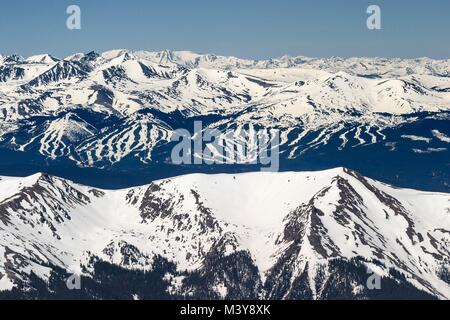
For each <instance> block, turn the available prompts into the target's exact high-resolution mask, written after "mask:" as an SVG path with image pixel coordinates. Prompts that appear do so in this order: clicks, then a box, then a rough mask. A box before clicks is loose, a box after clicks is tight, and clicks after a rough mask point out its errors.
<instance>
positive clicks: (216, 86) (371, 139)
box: [0, 50, 450, 192]
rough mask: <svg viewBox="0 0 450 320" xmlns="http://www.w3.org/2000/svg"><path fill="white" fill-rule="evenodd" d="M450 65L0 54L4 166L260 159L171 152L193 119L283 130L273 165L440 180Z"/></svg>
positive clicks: (114, 180)
mask: <svg viewBox="0 0 450 320" xmlns="http://www.w3.org/2000/svg"><path fill="white" fill-rule="evenodd" d="M449 75H450V63H449V61H448V60H432V59H427V58H423V59H382V58H351V59H340V58H332V59H314V58H307V57H282V58H279V59H271V60H266V61H253V60H244V59H238V58H234V57H223V56H215V55H199V54H195V53H192V52H171V51H163V52H143V51H138V52H132V51H127V50H113V51H108V52H104V53H102V54H98V53H95V52H90V53H87V54H75V55H72V56H69V57H66V58H64V59H58V58H55V57H52V56H50V55H39V56H32V57H29V58H26V59H25V58H22V57H20V56H16V55H14V56H0V174H3V175H15V176H19V175H20V176H24V175H29V174H33V173H36V172H50V173H52V174H55V175H58V176H63V177H66V178H70V179H72V180H75V181H77V182H80V183H83V184H87V185H95V186H98V187H102V188H119V187H129V186H132V185H142V184H145V183H147V182H148V181H151V180H154V179H157V178H164V177H170V176H175V175H178V174H181V173H190V172H241V171H254V170H257V169H258V168H254V167H252V166H247V165H238V164H236V165H234V166H230V165H229V166H206V165H203V166H174V165H173V164H172V161H171V158H170V154H171V150H172V148H173V143H171V142H170V140H171V137H172V136H173V134H174V130H176V129H179V128H182V129H188V130H192V128H193V123H194V121H202V123H203V124H204V128H205V129H207V128H209V129H218V130H220V131H222V132H225V131H227V130H236V131H239V130H248V129H249V128H263V129H277V130H279V131H280V138H281V139H280V144H281V145H280V152H281V153H280V158H281V163H280V164H281V167H280V169H281V170H282V171H289V170H294V171H299V170H322V169H328V168H334V167H337V166H345V167H349V168H352V169H354V170H357V171H359V172H361V173H362V174H364V175H366V176H369V177H372V178H375V179H378V180H381V181H385V182H388V183H392V184H394V185H398V186H402V187H412V188H417V189H423V190H430V191H443V192H448V191H449V184H450V181H449V179H450V178H449V177H450V171H449V170H450V169H449V168H450V167H449V166H448V159H449V157H450V155H449V150H448V145H449V142H450V131H449V130H450V129H449V128H450V126H449V107H450V76H449ZM386 159H389V160H388V161H387V160H386ZM380 168H382V170H380Z"/></svg>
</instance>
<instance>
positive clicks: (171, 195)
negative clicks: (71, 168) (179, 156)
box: [0, 168, 450, 299]
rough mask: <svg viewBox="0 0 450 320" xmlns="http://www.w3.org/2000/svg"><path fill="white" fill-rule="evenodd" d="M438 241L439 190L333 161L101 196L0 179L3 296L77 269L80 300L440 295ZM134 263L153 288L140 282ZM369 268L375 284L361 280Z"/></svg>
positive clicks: (444, 220)
mask: <svg viewBox="0 0 450 320" xmlns="http://www.w3.org/2000/svg"><path fill="white" fill-rule="evenodd" d="M449 248H450V194H448V193H447V194H445V193H429V192H421V191H416V190H412V189H399V188H394V187H392V186H389V185H386V184H384V183H380V182H377V181H375V180H372V179H368V178H365V177H363V176H361V175H360V174H358V173H356V172H354V171H351V170H349V169H344V168H336V169H331V170H326V171H320V172H284V173H267V172H266V173H263V172H254V173H244V174H236V175H233V174H215V175H205V174H191V175H185V176H180V177H176V178H169V179H164V180H159V181H154V182H153V183H151V184H150V185H145V186H141V187H135V188H128V189H121V190H115V191H111V190H100V189H96V188H92V187H87V186H82V185H78V184H75V183H73V182H70V181H67V180H65V179H62V178H57V177H54V176H49V175H46V174H35V175H32V176H29V177H25V178H12V177H2V178H1V180H0V290H6V291H4V292H2V293H1V294H3V297H8V295H12V296H14V295H16V296H15V297H47V296H48V295H50V293H49V292H45V291H42V287H44V288H45V285H44V286H42V284H41V285H40V283H41V282H42V281H44V282H43V283H47V285H49V284H50V285H51V286H53V287H52V288H53V289H52V290H54V292H53V293H52V294H53V296H52V297H58V296H59V297H63V296H64V295H65V294H68V293H67V288H66V289H64V288H65V282H64V281H65V279H66V277H67V276H68V275H70V274H71V273H80V274H81V275H82V276H83V278H82V287H83V290H82V291H76V292H81V293H78V294H80V295H83V294H85V295H86V296H84V297H90V298H99V297H100V298H101V297H111V296H110V295H111V294H114V293H113V292H108V293H107V294H106V295H102V294H101V293H100V291H95V289H94V288H96V287H95V285H98V283H101V284H102V285H104V288H105V291H107V288H110V287H108V285H107V283H110V282H111V283H112V281H113V280H114V281H116V280H117V279H121V280H120V283H119V284H116V285H117V286H121V287H120V288H121V290H118V293H116V294H117V295H120V294H121V295H122V296H120V297H122V298H133V297H134V298H146V297H147V298H148V296H147V295H146V292H148V291H152V294H153V296H151V297H158V295H159V297H167V296H170V297H172V298H182V297H184V298H195V297H196V298H230V299H231V298H275V299H332V298H349V299H367V298H433V297H434V298H439V299H449V298H450V285H449V283H450V278H449V274H450V260H449V259H450V251H449ZM107 267H108V268H109V269H107ZM111 268H112V269H111ZM114 268H116V269H114ZM105 269H106V270H107V271H108V272H109V273H107V277H105V279H104V280H103V281H104V283H103V282H102V280H101V279H102V275H103V274H104V273H105V272H107V271H105ZM119 271H120V272H119ZM141 271H142V272H143V271H145V272H146V273H145V276H144V279H145V281H147V280H148V277H153V278H152V279H153V280H152V281H153V282H152V283H153V285H151V286H148V284H147V287H145V286H144V288H141V287H140V285H141V284H140V281H143V280H139V281H138V280H137V279H140V278H139V277H138V275H139V272H141ZM127 272H132V273H131V275H130V274H128V273H127ZM372 274H375V275H378V276H380V277H381V282H380V283H381V289H380V290H369V289H368V288H367V285H366V281H367V279H368V277H369V276H371V275H372ZM120 275H122V276H123V278H120V277H119V276H120ZM116 276H117V277H119V278H117V279H116V278H114V277H116ZM108 279H109V280H108ZM111 279H113V280H111ZM124 279H125V280H124ZM155 279H156V280H155ZM108 281H109V282H108ZM117 281H119V280H117ZM133 281H136V283H134V282H133ZM124 283H127V285H128V286H129V287H128V286H127V285H126V284H124ZM155 283H157V284H158V286H157V285H155ZM110 285H114V284H110ZM14 288H15V289H14ZM11 290H12V291H11ZM145 290H147V291H145ZM158 290H159V291H158ZM110 291H113V290H110ZM102 292H103V291H102ZM1 294H0V296H2V295H1ZM166 295H167V296H166ZM112 297H114V296H112ZM115 297H116V298H117V296H115Z"/></svg>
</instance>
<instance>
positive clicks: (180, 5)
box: [0, 0, 450, 59]
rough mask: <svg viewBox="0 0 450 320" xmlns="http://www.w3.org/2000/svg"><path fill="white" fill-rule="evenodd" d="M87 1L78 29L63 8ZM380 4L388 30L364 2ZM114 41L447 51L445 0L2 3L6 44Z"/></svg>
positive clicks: (47, 49) (25, 48) (28, 48)
mask: <svg viewBox="0 0 450 320" xmlns="http://www.w3.org/2000/svg"><path fill="white" fill-rule="evenodd" d="M70 4H76V5H79V6H80V8H81V14H82V16H81V23H82V24H81V27H82V29H81V30H72V31H71V30H68V29H67V28H66V19H67V17H68V15H67V14H66V8H67V6H68V5H70ZM369 4H376V5H379V6H380V7H381V22H382V30H372V31H371V30H368V29H367V27H366V19H367V17H368V14H366V9H367V7H368V5H369ZM114 48H127V49H132V50H138V49H142V50H150V51H157V50H158V51H159V50H163V49H171V50H191V51H196V52H199V53H215V54H224V55H234V56H238V57H243V58H256V59H262V58H269V57H278V56H281V55H283V54H289V55H306V56H315V57H328V56H342V57H348V56H384V57H422V56H429V57H432V58H450V1H449V0H428V1H425V0H423V1H421V0H409V1H407V0H373V1H366V0H78V1H77V0H39V1H37V0H15V1H2V4H1V6H0V52H1V53H4V54H11V53H18V54H21V55H24V56H28V55H31V54H38V53H51V54H53V55H55V56H58V57H64V56H67V55H69V54H72V53H75V52H88V51H91V50H95V51H98V52H102V51H105V50H109V49H114Z"/></svg>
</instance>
